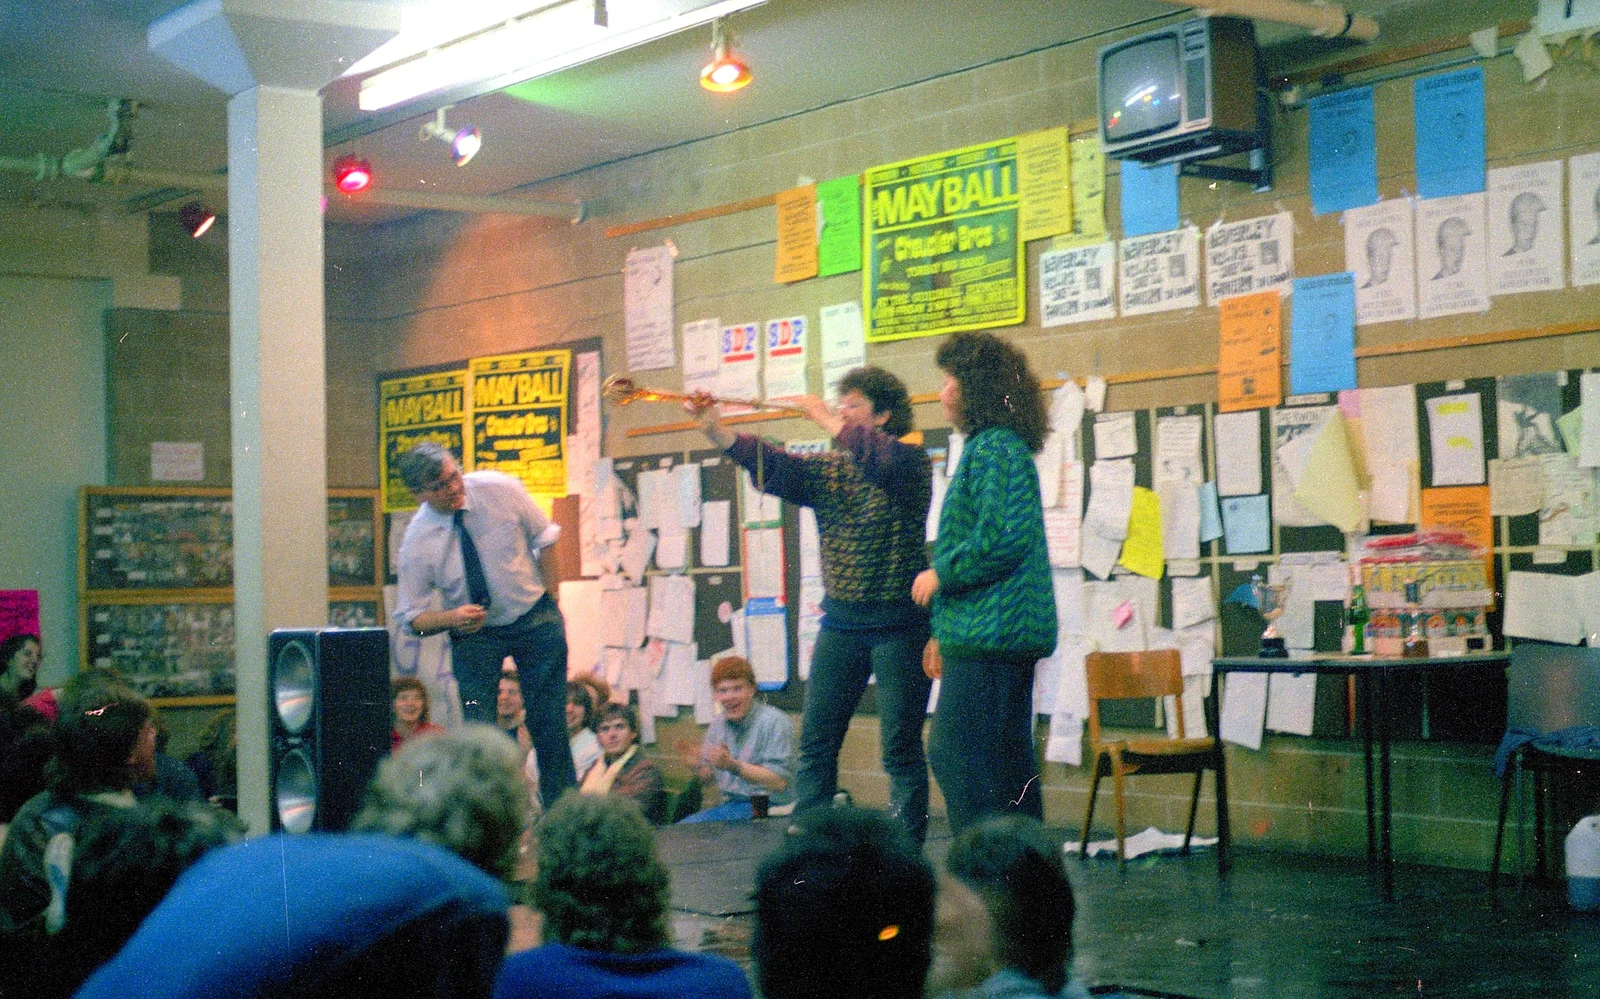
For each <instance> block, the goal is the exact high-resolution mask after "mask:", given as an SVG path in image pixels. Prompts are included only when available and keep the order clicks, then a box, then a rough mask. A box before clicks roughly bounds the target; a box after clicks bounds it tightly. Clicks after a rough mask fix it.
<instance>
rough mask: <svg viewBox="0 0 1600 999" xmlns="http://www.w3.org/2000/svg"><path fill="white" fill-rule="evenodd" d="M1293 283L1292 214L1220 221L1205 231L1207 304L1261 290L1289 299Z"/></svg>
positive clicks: (1283, 213) (1280, 213) (1281, 213)
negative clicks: (1240, 220) (1237, 220)
mask: <svg viewBox="0 0 1600 999" xmlns="http://www.w3.org/2000/svg"><path fill="white" fill-rule="evenodd" d="M1293 282H1294V215H1293V214H1291V213H1289V212H1279V213H1277V214H1276V215H1263V216H1261V217H1259V218H1253V219H1245V220H1244V221H1242V222H1218V223H1217V224H1215V225H1213V226H1212V227H1211V228H1210V229H1207V230H1206V303H1207V304H1209V305H1216V304H1217V303H1218V302H1220V301H1222V300H1223V299H1225V298H1232V297H1233V296H1235V295H1253V294H1256V293H1257V292H1262V291H1276V292H1278V293H1279V294H1280V295H1285V296H1287V295H1289V294H1290V293H1291V292H1292V291H1293Z"/></svg>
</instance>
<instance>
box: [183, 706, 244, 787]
mask: <svg viewBox="0 0 1600 999" xmlns="http://www.w3.org/2000/svg"><path fill="white" fill-rule="evenodd" d="M183 762H184V763H186V764H188V765H189V769H190V770H193V771H194V775H195V777H196V778H197V779H198V780H199V781H200V793H201V795H203V796H204V797H205V799H206V800H207V801H210V802H212V803H213V804H217V805H221V806H222V807H224V808H228V809H230V810H233V809H236V808H237V805H238V801H239V733H238V728H237V724H236V721H235V714H234V710H233V709H232V708H225V709H223V710H222V711H220V712H218V713H217V716H216V717H215V718H214V719H212V721H211V724H209V725H207V726H206V730H205V735H204V736H202V737H201V740H200V748H199V749H198V750H196V751H195V752H193V753H190V754H189V755H188V756H187V757H186V758H185V759H184V761H183Z"/></svg>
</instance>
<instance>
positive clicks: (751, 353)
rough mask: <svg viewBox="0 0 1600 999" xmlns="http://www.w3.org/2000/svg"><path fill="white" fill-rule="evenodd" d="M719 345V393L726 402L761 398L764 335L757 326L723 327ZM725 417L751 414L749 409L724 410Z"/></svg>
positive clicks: (733, 407) (746, 407)
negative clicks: (761, 355) (760, 348)
mask: <svg viewBox="0 0 1600 999" xmlns="http://www.w3.org/2000/svg"><path fill="white" fill-rule="evenodd" d="M721 336H722V342H721V343H719V344H718V345H717V352H718V366H717V391H716V392H715V393H714V394H715V395H718V396H721V397H722V398H724V399H754V398H756V397H758V396H760V395H761V359H760V356H759V355H758V353H757V351H758V349H759V341H760V339H761V337H760V333H759V331H758V330H757V328H756V324H755V323H741V324H739V325H738V326H724V327H723V328H722V334H721ZM722 412H723V414H724V415H729V416H732V415H735V414H738V413H748V412H750V407H749V406H729V405H724V406H723V407H722Z"/></svg>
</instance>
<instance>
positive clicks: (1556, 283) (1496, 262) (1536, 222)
mask: <svg viewBox="0 0 1600 999" xmlns="http://www.w3.org/2000/svg"><path fill="white" fill-rule="evenodd" d="M1561 168H1562V162H1561V161H1560V160H1547V161H1545V162H1543V163H1522V164H1519V165H1517V166H1510V167H1498V168H1496V169H1493V170H1490V171H1489V294H1491V295H1513V294H1516V293H1518V292H1523V291H1556V290H1559V289H1561V288H1564V287H1566V274H1565V264H1566V261H1565V260H1564V259H1563V251H1564V250H1565V249H1566V247H1565V243H1566V240H1565V239H1563V238H1562V231H1561V230H1562V223H1563V222H1564V221H1565V218H1566V213H1565V212H1563V211H1562V210H1561V174H1562V170H1561Z"/></svg>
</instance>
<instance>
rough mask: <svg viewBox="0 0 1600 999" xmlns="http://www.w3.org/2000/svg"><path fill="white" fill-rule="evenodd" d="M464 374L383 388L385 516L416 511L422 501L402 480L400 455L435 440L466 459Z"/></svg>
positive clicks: (403, 380) (412, 378)
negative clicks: (464, 444)
mask: <svg viewBox="0 0 1600 999" xmlns="http://www.w3.org/2000/svg"><path fill="white" fill-rule="evenodd" d="M466 383H467V373H466V371H464V370H456V371H435V372H432V373H430V374H422V375H406V376H404V377H400V378H389V379H385V380H384V381H381V382H379V383H378V462H379V464H380V465H381V468H380V469H379V481H380V482H381V483H382V490H383V512H384V513H394V512H396V511H399V510H415V509H416V508H417V498H416V497H415V496H413V495H411V490H409V489H407V488H406V484H405V482H404V481H402V480H401V478H400V470H399V468H398V467H397V465H398V464H399V460H400V456H401V455H403V454H405V453H406V452H407V451H409V450H411V449H412V448H414V447H416V446H417V445H418V444H421V443H422V442H424V441H432V442H433V443H435V444H438V445H439V446H440V447H443V448H445V449H446V450H448V451H450V452H451V453H452V454H455V455H457V456H458V457H459V456H461V454H462V451H461V442H462V440H463V439H464V435H465V432H466V417H467V410H466V404H465V403H466V401H465V399H464V398H463V395H464V392H463V389H464V386H465V385H466Z"/></svg>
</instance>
